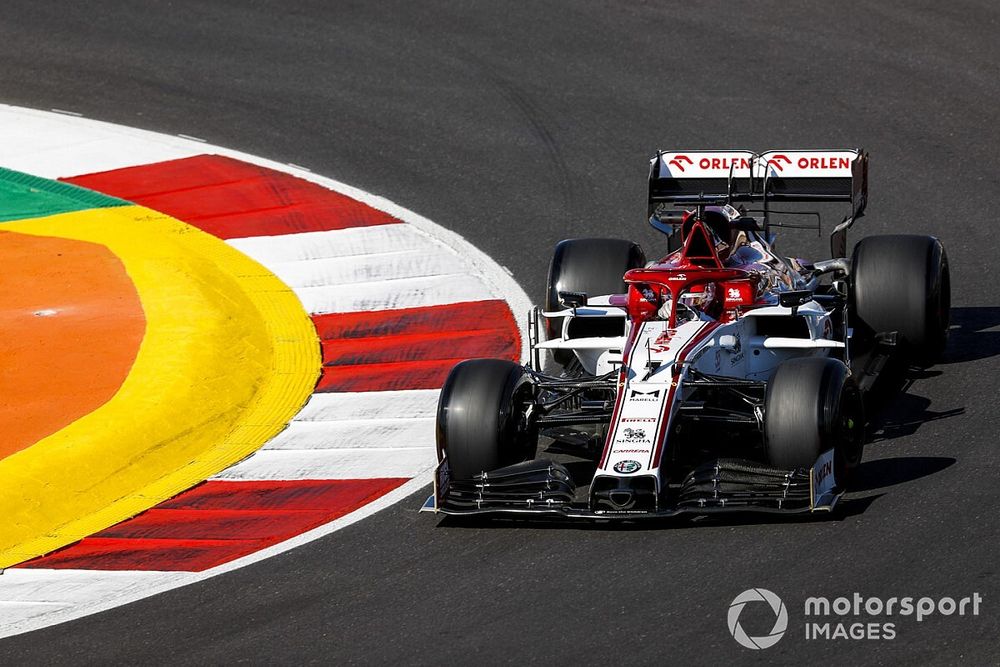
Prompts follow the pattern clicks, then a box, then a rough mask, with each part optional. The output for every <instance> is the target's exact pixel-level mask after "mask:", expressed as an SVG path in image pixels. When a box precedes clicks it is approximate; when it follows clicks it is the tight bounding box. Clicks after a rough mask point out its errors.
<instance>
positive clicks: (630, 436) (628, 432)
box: [622, 428, 646, 440]
mask: <svg viewBox="0 0 1000 667" xmlns="http://www.w3.org/2000/svg"><path fill="white" fill-rule="evenodd" d="M622 436H623V437H624V438H625V439H626V440H645V439H646V431H645V430H643V429H641V428H626V429H623V430H622Z"/></svg>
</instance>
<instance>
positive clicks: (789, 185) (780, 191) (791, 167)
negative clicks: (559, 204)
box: [648, 148, 868, 257]
mask: <svg viewBox="0 0 1000 667" xmlns="http://www.w3.org/2000/svg"><path fill="white" fill-rule="evenodd" d="M743 202H751V203H760V204H762V206H763V209H764V224H765V225H767V212H768V204H769V203H772V202H848V203H850V205H851V212H850V214H849V215H847V216H845V217H844V220H843V221H842V222H841V223H840V224H839V225H837V227H836V229H834V232H833V234H832V235H831V246H832V248H831V249H832V250H833V254H834V256H835V257H843V256H844V254H845V253H846V244H847V229H849V228H850V226H851V225H852V224H853V223H854V221H855V220H857V219H858V218H860V217H861V216H862V215H864V211H865V207H866V206H867V204H868V153H866V152H865V151H864V150H863V149H860V148H857V149H846V150H772V151H767V152H764V153H755V152H753V151H748V150H734V151H658V152H657V153H656V155H655V156H654V157H653V158H652V159H651V160H650V163H649V201H648V203H649V209H648V215H650V216H653V214H654V213H655V212H656V209H657V207H658V206H660V205H661V204H678V205H681V206H684V205H697V206H704V205H721V204H738V203H743Z"/></svg>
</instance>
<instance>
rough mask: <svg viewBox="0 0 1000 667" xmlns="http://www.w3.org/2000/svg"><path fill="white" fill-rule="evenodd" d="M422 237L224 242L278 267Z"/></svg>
mask: <svg viewBox="0 0 1000 667" xmlns="http://www.w3.org/2000/svg"><path fill="white" fill-rule="evenodd" d="M0 136H2V135H0ZM424 240H425V235H424V234H423V233H422V232H421V231H420V230H418V229H417V228H416V227H413V226H412V225H397V224H391V225H374V226H372V227H351V228H349V229H334V230H330V231H325V232H303V233H301V234H285V235H282V236H251V237H249V238H242V239H229V240H228V241H226V242H227V243H228V244H229V245H231V246H233V247H234V248H236V249H237V250H239V251H240V252H243V253H245V254H247V255H249V256H250V257H253V258H254V259H256V260H257V261H258V262H260V263H261V264H263V265H265V266H272V265H274V266H278V265H279V264H281V263H284V262H300V261H306V260H317V259H332V258H336V257H363V256H370V255H377V254H380V253H391V252H405V251H407V250H409V249H411V248H414V247H416V246H417V245H418V244H421V243H422V242H423V241H424Z"/></svg>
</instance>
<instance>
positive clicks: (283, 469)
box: [212, 445, 437, 484]
mask: <svg viewBox="0 0 1000 667" xmlns="http://www.w3.org/2000/svg"><path fill="white" fill-rule="evenodd" d="M436 463H437V455H436V454H435V450H434V446H433V445H426V446H415V447H382V448H378V449H304V450H303V449H297V450H283V449H267V448H265V449H261V450H258V451H257V452H256V453H254V454H253V455H252V456H250V457H249V458H247V459H244V460H243V461H241V462H240V463H237V464H236V465H234V466H232V467H230V468H227V469H226V470H223V471H222V472H221V473H219V474H218V475H216V476H215V477H213V478H212V479H227V480H243V481H260V480H293V479H377V478H379V477H414V478H418V477H422V476H423V475H425V474H427V473H428V472H430V471H431V470H432V469H433V468H434V465H435V464H436ZM429 481H430V480H429V479H424V483H425V484H426V483H428V482H429Z"/></svg>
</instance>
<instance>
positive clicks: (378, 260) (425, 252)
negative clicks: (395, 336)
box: [258, 225, 466, 289]
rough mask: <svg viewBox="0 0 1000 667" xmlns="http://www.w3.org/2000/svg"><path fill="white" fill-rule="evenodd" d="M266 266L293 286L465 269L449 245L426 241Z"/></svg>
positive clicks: (431, 274) (451, 273)
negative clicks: (395, 248)
mask: <svg viewBox="0 0 1000 667" xmlns="http://www.w3.org/2000/svg"><path fill="white" fill-rule="evenodd" d="M390 226H391V227H402V225H390ZM258 261H260V260H258ZM268 268H270V269H271V271H272V272H273V273H274V274H275V275H277V276H278V277H279V278H281V280H282V282H284V283H285V284H286V285H288V286H289V287H291V288H293V289H294V288H296V287H329V286H331V285H336V286H340V285H350V284H354V283H365V282H374V281H378V280H401V279H406V278H425V277H431V276H441V275H453V274H456V273H463V272H464V271H465V270H466V266H465V263H464V262H462V260H461V259H460V258H458V257H456V256H455V254H454V253H452V252H451V251H450V250H449V249H446V248H444V247H436V246H434V245H431V244H429V243H421V244H419V245H417V246H416V247H411V249H409V250H398V251H395V252H380V253H372V254H370V255H350V256H349V257H332V258H329V259H310V260H298V261H295V262H278V263H272V264H270V265H268Z"/></svg>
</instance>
